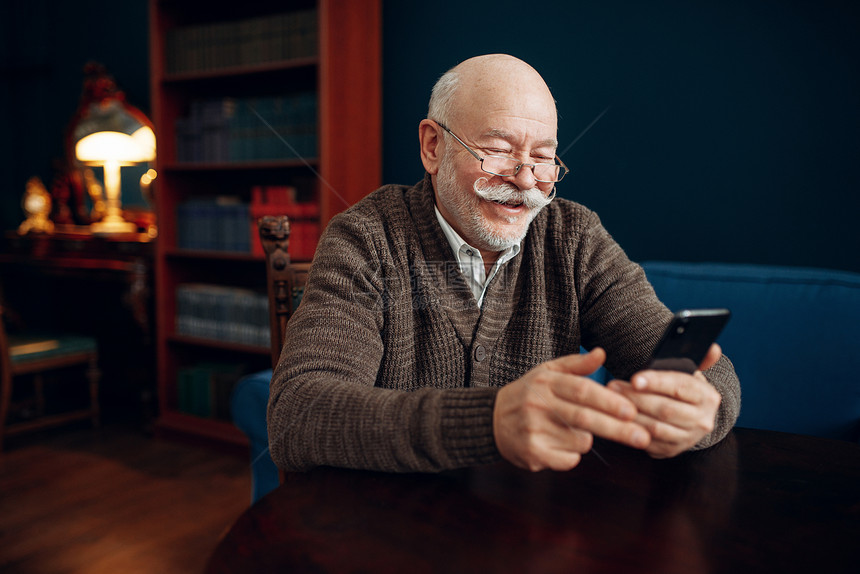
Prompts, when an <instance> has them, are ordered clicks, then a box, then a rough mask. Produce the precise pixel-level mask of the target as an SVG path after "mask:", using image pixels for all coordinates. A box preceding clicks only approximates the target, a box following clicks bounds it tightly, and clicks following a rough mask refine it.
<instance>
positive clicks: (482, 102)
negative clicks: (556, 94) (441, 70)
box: [428, 54, 557, 127]
mask: <svg viewBox="0 0 860 574" xmlns="http://www.w3.org/2000/svg"><path fill="white" fill-rule="evenodd" d="M492 113H497V114H512V115H516V116H521V117H530V118H534V119H536V120H539V121H541V122H545V123H547V124H551V125H552V126H553V127H555V126H556V125H557V118H556V109H555V101H554V100H553V97H552V94H551V93H550V91H549V88H548V87H547V85H546V82H544V80H543V78H542V77H541V76H540V74H538V72H537V71H536V70H535V69H534V68H532V67H531V66H530V65H528V64H527V63H525V62H523V61H522V60H520V59H518V58H515V57H513V56H509V55H507V54H488V55H484V56H476V57H474V58H470V59H468V60H466V61H464V62H461V63H460V64H458V65H457V66H455V67H453V68H451V69H450V70H448V72H446V73H445V74H444V75H443V76H442V77H441V78H439V81H438V82H437V83H436V85H435V86H434V87H433V93H432V95H431V97H430V106H429V110H428V117H429V118H431V119H435V120H438V121H441V122H443V123H446V124H455V125H459V124H460V122H467V123H470V124H474V123H475V122H476V121H479V120H480V119H483V118H486V117H487V115H488V114H492Z"/></svg>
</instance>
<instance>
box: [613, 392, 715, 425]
mask: <svg viewBox="0 0 860 574" xmlns="http://www.w3.org/2000/svg"><path fill="white" fill-rule="evenodd" d="M610 385H611V388H612V389H613V390H617V391H618V392H621V393H622V394H624V395H625V396H626V397H627V398H628V399H630V400H631V401H632V402H633V404H634V405H636V409H637V411H638V413H639V414H638V415H637V417H636V419H634V420H635V421H637V422H638V421H639V417H640V416H646V417H650V418H651V419H654V420H657V421H663V422H666V423H670V424H672V425H673V426H674V427H678V428H682V429H687V430H689V429H693V428H699V427H700V426H701V424H700V422H699V419H700V418H701V417H702V410H701V409H700V408H699V406H698V405H694V404H690V403H687V402H683V401H679V400H676V399H674V398H671V397H667V396H665V395H659V394H654V393H647V392H639V391H636V390H634V389H633V388H632V387H630V386H629V385H628V386H627V387H626V388H622V386H621V383H620V382H618V381H613V382H611V383H610ZM646 428H648V427H646ZM648 432H649V433H651V436H652V438H653V437H654V433H652V432H651V428H648Z"/></svg>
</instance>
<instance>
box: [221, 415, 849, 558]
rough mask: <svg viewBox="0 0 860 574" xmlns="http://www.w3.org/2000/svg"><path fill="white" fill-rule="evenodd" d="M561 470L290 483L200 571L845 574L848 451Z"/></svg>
mask: <svg viewBox="0 0 860 574" xmlns="http://www.w3.org/2000/svg"><path fill="white" fill-rule="evenodd" d="M595 448H597V450H598V452H599V453H600V455H601V456H602V458H603V459H604V460H605V462H606V464H604V463H603V462H601V461H600V460H599V459H598V458H597V457H596V456H594V455H593V454H589V455H586V456H585V457H584V458H583V461H582V463H581V464H580V466H578V467H577V468H575V469H574V470H572V471H570V472H566V473H556V472H549V471H547V472H541V473H537V474H532V473H528V472H525V471H521V470H519V469H516V468H514V467H512V466H511V465H509V464H507V463H500V464H496V465H492V466H488V467H483V468H475V469H468V470H461V471H454V472H444V473H441V474H438V475H418V474H409V475H396V474H383V473H373V472H360V471H349V470H339V469H331V468H320V469H317V470H315V471H313V472H310V473H307V474H292V475H288V476H287V479H286V481H285V482H284V484H282V485H281V486H280V487H279V488H278V489H276V490H275V491H273V492H271V493H270V494H268V495H267V496H265V497H264V498H262V499H261V500H260V501H259V502H258V503H257V504H255V505H254V506H252V507H251V508H250V509H249V510H248V511H247V512H245V513H244V514H243V515H242V516H241V517H240V518H239V519H238V520H237V521H236V523H235V524H234V525H233V527H232V529H231V530H230V531H229V532H228V533H227V534H226V536H225V537H224V538H223V539H222V540H221V542H220V544H219V545H218V547H217V548H216V550H215V552H214V553H213V555H212V556H211V558H210V561H209V565H208V572H210V573H217V572H280V571H284V572H286V571H296V572H299V571H301V572H309V571H312V572H347V571H361V572H411V573H417V572H518V573H519V572H637V573H642V572H659V573H662V574H667V573H679V574H691V573H700V572H730V573H733V574H737V573H741V572H780V573H785V572H828V573H833V572H856V571H857V568H858V565H860V445H858V444H853V443H849V442H842V441H835V440H827V439H819V438H813V437H808V436H801V435H791V434H784V433H777V432H770V431H761V430H750V429H735V430H734V431H732V433H731V434H730V435H729V436H728V437H727V439H726V440H725V441H723V442H722V443H720V444H719V445H717V446H716V447H714V448H712V449H709V450H706V451H702V452H697V453H688V454H685V455H683V456H681V457H678V458H675V459H671V460H662V461H658V460H652V459H650V458H649V457H648V456H647V455H644V454H643V453H641V452H637V451H634V450H632V449H628V448H625V447H621V446H619V445H616V444H613V443H609V442H606V441H598V442H597V443H596V444H595Z"/></svg>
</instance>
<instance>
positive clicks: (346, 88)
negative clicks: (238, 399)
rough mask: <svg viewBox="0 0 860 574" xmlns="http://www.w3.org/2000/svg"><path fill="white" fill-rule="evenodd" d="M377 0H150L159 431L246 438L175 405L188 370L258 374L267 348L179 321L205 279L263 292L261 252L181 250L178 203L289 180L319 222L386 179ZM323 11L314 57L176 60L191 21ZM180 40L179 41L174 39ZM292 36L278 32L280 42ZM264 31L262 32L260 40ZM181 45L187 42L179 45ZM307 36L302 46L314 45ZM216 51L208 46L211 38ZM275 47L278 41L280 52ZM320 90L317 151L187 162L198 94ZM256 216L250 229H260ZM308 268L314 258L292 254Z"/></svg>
mask: <svg viewBox="0 0 860 574" xmlns="http://www.w3.org/2000/svg"><path fill="white" fill-rule="evenodd" d="M380 4H381V3H380V1H379V0H358V1H350V2H343V1H335V0H318V1H315V2H314V1H308V0H297V1H293V2H289V1H288V2H274V1H261V2H245V3H237V4H233V5H223V6H215V7H213V5H211V3H205V2H199V1H196V0H184V1H179V0H150V26H151V29H150V61H151V66H152V77H151V90H152V108H153V109H152V112H153V120H154V123H155V127H156V136H157V138H158V158H157V160H156V169H157V170H158V174H159V175H158V179H157V180H156V186H157V189H156V194H157V204H156V211H157V217H158V228H159V238H158V242H157V248H156V256H155V271H156V286H155V294H156V307H157V308H156V326H157V329H156V330H157V336H156V354H157V383H158V394H159V397H158V399H159V401H158V402H159V411H160V412H159V418H158V421H157V423H156V429H158V430H160V431H164V432H165V433H176V432H178V433H183V434H191V435H197V436H199V437H201V438H207V439H215V440H217V441H223V442H225V443H231V444H240V445H242V444H246V441H245V439H244V437H242V436H241V433H240V432H239V431H238V430H237V429H236V428H235V427H234V426H233V424H232V422H230V421H227V420H219V419H215V418H210V417H204V416H195V415H191V414H188V413H186V412H182V411H180V410H179V408H178V402H179V401H178V398H177V389H178V382H177V375H178V373H179V372H180V370H182V369H185V368H189V367H193V366H195V365H196V364H198V363H205V362H207V361H221V360H229V361H235V362H236V363H238V364H241V365H243V366H244V367H245V369H246V370H247V371H249V372H253V371H254V370H261V369H263V368H266V366H267V365H268V357H269V349H268V348H263V347H260V346H257V345H244V344H239V343H233V342H230V341H217V340H211V339H206V338H201V337H192V336H187V335H180V334H178V333H177V328H176V314H177V287H179V286H180V285H182V284H186V283H205V284H214V285H223V286H225V287H236V288H242V289H251V290H253V291H255V292H256V293H260V294H263V293H266V271H265V266H264V260H263V257H262V256H261V255H259V254H254V253H250V252H249V253H245V252H227V251H213V250H205V249H188V248H182V247H181V246H180V241H179V230H178V228H177V227H178V226H177V207H178V206H180V205H182V204H183V202H187V201H188V200H192V199H204V200H205V199H211V198H215V197H219V196H226V195H229V196H234V197H235V196H237V197H238V198H239V200H240V201H243V202H249V201H250V199H251V194H252V191H251V190H252V188H253V187H254V186H261V185H262V186H272V185H291V186H295V187H297V188H300V191H301V193H302V197H303V198H305V200H307V198H311V199H310V201H312V202H314V203H316V205H317V206H318V210H316V213H318V215H314V217H313V218H312V220H311V221H312V223H313V224H315V225H317V226H318V229H319V230H322V229H324V227H325V225H326V224H327V223H328V221H329V220H330V219H331V217H332V216H333V215H335V214H336V213H337V212H339V211H342V210H343V209H345V208H346V207H348V206H349V205H352V204H354V203H355V202H357V201H358V200H359V199H360V198H362V197H363V196H365V195H366V194H368V193H369V192H371V191H373V190H374V189H376V188H377V187H378V186H379V185H380V173H381V94H380V90H381V61H380V58H381V30H380V26H381V6H380ZM308 9H312V10H316V29H315V30H314V33H313V34H310V36H312V37H315V38H316V45H315V46H314V47H313V50H312V52H313V54H312V55H302V56H298V57H294V58H289V59H283V58H274V59H272V60H270V61H256V62H253V63H248V64H246V65H219V64H218V63H217V62H216V63H215V65H214V67H213V66H212V65H211V64H212V62H211V61H210V62H209V64H207V67H205V69H204V68H203V67H201V68H200V69H182V70H181V71H177V70H175V68H176V65H175V64H171V65H168V62H169V61H173V60H170V59H171V58H176V57H179V56H180V55H178V54H176V53H171V51H170V50H169V49H168V45H169V44H170V45H171V46H176V44H175V38H176V37H177V36H181V35H182V34H183V33H184V31H183V30H179V33H177V29H180V28H185V27H191V26H202V27H209V26H217V25H223V26H225V27H229V26H231V25H232V24H233V23H235V22H237V21H244V20H248V19H259V18H262V19H266V18H271V19H273V20H274V19H275V18H277V17H279V15H283V14H284V13H287V12H290V11H293V10H295V11H306V10H308ZM169 37H171V38H173V39H174V40H173V42H174V43H171V41H168V38H169ZM283 40H285V39H284V38H280V37H279V38H276V39H273V40H272V41H274V42H281V41H283ZM255 41H256V40H255ZM180 46H182V45H180ZM306 47H307V46H305V47H304V48H306ZM207 49H208V48H207ZM274 51H275V50H274V49H273V52H274ZM307 92H313V93H314V94H315V106H316V133H315V137H316V142H317V143H316V148H317V149H316V153H315V154H310V155H308V154H304V155H303V157H299V158H296V157H295V156H290V155H289V154H287V153H285V154H284V157H283V158H276V159H271V158H260V159H258V160H255V159H253V157H252V158H244V157H243V158H242V160H241V161H193V162H192V161H179V158H180V153H179V152H180V149H179V148H178V144H177V140H178V139H179V138H178V137H177V120H178V119H182V118H186V117H188V114H189V109H190V107H191V105H192V103H193V102H195V101H201V100H219V99H222V98H239V99H241V98H267V97H268V98H272V97H282V96H289V95H290V94H297V93H307ZM252 226H253V222H251V221H249V233H251V232H252V230H253V229H255V227H252ZM294 263H295V264H296V267H297V268H298V269H299V272H300V273H301V272H306V270H307V267H308V266H309V262H308V261H307V260H297V261H294Z"/></svg>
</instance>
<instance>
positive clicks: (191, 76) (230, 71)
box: [163, 57, 319, 84]
mask: <svg viewBox="0 0 860 574" xmlns="http://www.w3.org/2000/svg"><path fill="white" fill-rule="evenodd" d="M318 65H319V58H317V57H311V58H295V59H290V60H278V61H275V62H266V63H263V64H255V65H250V66H231V67H224V68H218V69H216V70H204V71H196V72H181V73H178V72H174V73H169V74H165V76H164V80H163V81H164V83H165V84H179V83H184V82H189V83H191V82H199V81H203V80H213V79H214V80H217V79H222V78H224V79H229V80H236V79H239V78H242V77H245V76H255V75H270V74H281V73H283V72H294V71H301V70H308V71H314V70H315V69H316V67H317V66H318Z"/></svg>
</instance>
